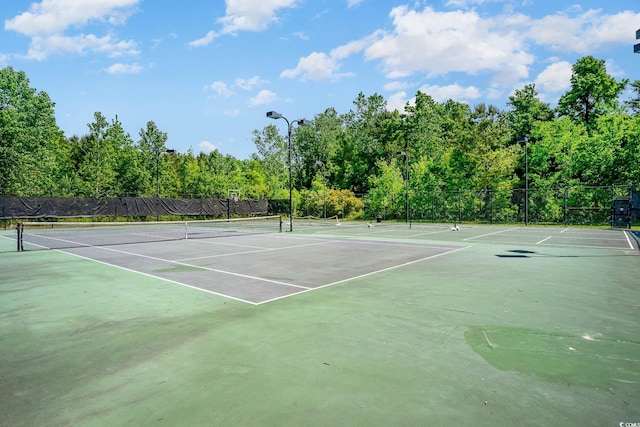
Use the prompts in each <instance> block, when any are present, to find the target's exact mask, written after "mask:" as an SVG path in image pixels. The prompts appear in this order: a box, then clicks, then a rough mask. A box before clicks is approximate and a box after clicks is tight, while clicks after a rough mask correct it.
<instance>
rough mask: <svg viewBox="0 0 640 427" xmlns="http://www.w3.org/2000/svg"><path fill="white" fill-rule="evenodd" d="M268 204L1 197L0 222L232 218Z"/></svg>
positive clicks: (262, 211)
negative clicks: (13, 220) (171, 216)
mask: <svg viewBox="0 0 640 427" xmlns="http://www.w3.org/2000/svg"><path fill="white" fill-rule="evenodd" d="M268 204H269V203H268V201H267V200H266V199H265V200H236V199H162V198H145V197H113V198H108V199H91V198H74V197H65V198H62V197H15V196H0V219H2V220H9V219H45V218H98V217H113V218H117V217H146V216H160V215H162V216H166V215H179V216H206V217H223V216H227V217H231V216H236V215H238V216H251V215H265V214H267V207H268Z"/></svg>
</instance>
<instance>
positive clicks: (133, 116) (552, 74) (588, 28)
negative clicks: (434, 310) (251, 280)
mask: <svg viewBox="0 0 640 427" xmlns="http://www.w3.org/2000/svg"><path fill="white" fill-rule="evenodd" d="M638 6H640V3H639V2H638V1H637V0H608V1H602V0H590V1H586V0H585V1H578V0H576V1H564V0H555V1H550V0H436V1H408V2H401V1H392V0H384V1H383V0H226V1H222V0H218V1H211V0H209V1H204V0H188V1H184V2H177V1H175V0H40V1H33V0H31V1H29V0H11V1H7V0H5V1H3V5H2V9H1V10H0V15H1V16H0V17H1V18H2V21H3V27H2V31H1V32H0V66H12V67H13V68H14V69H16V70H21V71H25V72H26V73H27V76H28V77H29V79H30V82H31V86H32V87H35V88H36V89H38V90H42V91H45V92H47V93H48V94H49V96H50V97H51V98H52V100H53V101H54V102H55V103H56V117H57V121H58V125H59V126H60V127H61V128H62V129H63V130H64V132H65V135H66V136H72V135H84V134H86V133H87V131H88V128H87V124H88V123H91V122H92V121H93V114H94V112H96V111H99V112H101V113H102V114H103V115H105V116H106V117H107V118H108V119H109V120H111V119H113V118H115V117H116V115H117V116H118V118H119V120H120V121H121V122H122V123H123V125H124V127H125V130H126V131H127V132H128V133H129V134H130V135H131V137H132V138H133V140H134V141H137V140H138V139H139V136H138V132H139V130H140V129H141V128H144V127H145V126H146V123H147V122H148V121H154V122H155V123H156V124H157V125H158V127H159V128H160V130H162V131H164V132H167V133H168V137H169V139H168V142H167V147H169V148H173V149H176V150H178V151H179V152H186V151H187V150H189V149H191V150H193V152H194V153H199V152H201V151H203V152H209V151H211V150H213V149H216V148H217V149H218V150H219V151H220V152H222V153H223V154H231V155H233V156H235V157H237V158H240V159H245V158H248V157H249V155H250V154H251V153H253V152H255V151H256V150H255V146H254V144H253V142H252V134H251V132H252V130H254V129H262V128H263V127H264V126H266V125H268V124H277V125H278V126H279V127H281V129H282V133H283V134H285V133H286V129H285V126H286V123H284V121H282V120H279V121H277V122H272V121H270V119H267V118H266V117H265V113H266V112H267V111H270V110H275V111H278V112H280V113H282V114H283V115H284V116H285V117H287V118H288V119H290V120H295V119H300V118H308V119H313V117H314V116H315V115H316V114H319V113H321V112H323V111H324V110H325V109H327V108H330V107H333V108H335V109H336V110H337V111H338V113H340V114H342V113H346V112H348V111H349V110H350V109H352V107H353V101H354V100H355V99H356V96H357V95H358V93H360V92H362V93H364V94H365V95H366V96H369V95H373V94H375V93H377V94H380V95H382V96H384V97H385V99H386V100H387V102H388V107H389V108H390V109H396V108H397V109H400V110H402V108H403V106H404V105H405V103H406V102H411V100H412V98H413V97H414V96H415V94H416V92H417V91H418V90H421V91H422V92H425V93H427V94H429V95H431V96H433V97H434V98H435V99H436V100H438V101H446V100H447V99H454V100H457V101H461V102H466V103H468V104H470V105H474V104H478V103H481V102H484V103H487V104H494V105H496V106H498V107H499V108H502V109H506V108H507V106H506V101H507V99H508V96H509V95H510V94H512V93H513V90H514V89H518V88H522V87H523V86H524V85H525V84H527V83H535V84H536V88H537V90H538V92H540V94H541V98H542V100H544V101H545V102H548V103H550V104H551V105H552V106H554V105H555V103H556V102H557V99H558V97H559V96H560V95H562V94H563V93H564V92H565V91H566V90H567V89H568V87H569V79H570V76H571V66H572V65H573V64H574V63H575V61H576V60H577V59H579V58H581V57H583V56H586V55H593V56H595V57H596V58H598V59H604V60H606V63H607V69H608V71H609V73H610V74H611V75H613V76H615V77H616V78H617V79H622V78H628V79H630V80H631V81H633V80H638V79H640V72H639V71H640V55H637V54H636V55H634V54H633V45H634V43H636V40H635V31H636V30H637V29H640V12H639V11H638V10H639V9H640V8H639V7H638ZM638 42H640V41H638Z"/></svg>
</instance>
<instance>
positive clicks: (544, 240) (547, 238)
mask: <svg viewBox="0 0 640 427" xmlns="http://www.w3.org/2000/svg"><path fill="white" fill-rule="evenodd" d="M552 237H553V236H548V237H545V238H544V239H542V240H540V241H539V242H536V245H539V244H541V243H543V242H546V241H547V240H549V239H550V238H552Z"/></svg>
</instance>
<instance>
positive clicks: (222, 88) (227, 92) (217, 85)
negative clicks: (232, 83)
mask: <svg viewBox="0 0 640 427" xmlns="http://www.w3.org/2000/svg"><path fill="white" fill-rule="evenodd" d="M206 88H207V89H211V90H213V91H214V92H216V93H217V94H218V95H220V96H224V97H225V98H228V97H230V96H233V95H235V92H234V91H232V90H231V89H229V88H228V87H227V84H226V83H225V82H221V81H215V82H213V83H211V84H210V85H209V86H207V87H206Z"/></svg>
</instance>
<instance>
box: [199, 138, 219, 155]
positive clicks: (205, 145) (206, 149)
mask: <svg viewBox="0 0 640 427" xmlns="http://www.w3.org/2000/svg"><path fill="white" fill-rule="evenodd" d="M198 147H200V151H201V152H203V153H211V152H213V151H216V150H217V149H218V147H216V146H215V145H214V144H212V143H211V142H209V141H202V142H201V143H200V144H198Z"/></svg>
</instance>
